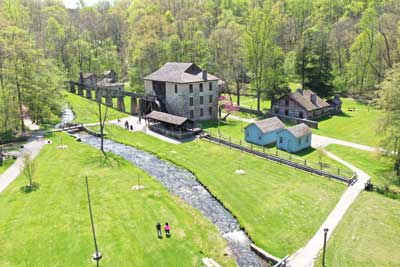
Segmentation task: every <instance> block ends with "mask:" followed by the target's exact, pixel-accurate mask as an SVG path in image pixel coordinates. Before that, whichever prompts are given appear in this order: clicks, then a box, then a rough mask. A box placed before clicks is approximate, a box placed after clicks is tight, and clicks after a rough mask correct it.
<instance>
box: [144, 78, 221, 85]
mask: <svg viewBox="0 0 400 267" xmlns="http://www.w3.org/2000/svg"><path fill="white" fill-rule="evenodd" d="M143 80H145V81H153V82H164V83H179V84H189V83H202V82H203V83H204V82H214V81H219V80H221V79H219V78H218V79H209V80H206V81H199V82H170V81H160V80H152V79H147V78H143Z"/></svg>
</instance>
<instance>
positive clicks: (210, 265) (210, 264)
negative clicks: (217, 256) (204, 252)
mask: <svg viewBox="0 0 400 267" xmlns="http://www.w3.org/2000/svg"><path fill="white" fill-rule="evenodd" d="M202 261H203V263H204V264H205V266H206V267H221V265H219V264H218V263H217V262H216V261H215V260H213V259H211V258H203V259H202Z"/></svg>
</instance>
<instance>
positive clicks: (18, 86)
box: [15, 77, 25, 133]
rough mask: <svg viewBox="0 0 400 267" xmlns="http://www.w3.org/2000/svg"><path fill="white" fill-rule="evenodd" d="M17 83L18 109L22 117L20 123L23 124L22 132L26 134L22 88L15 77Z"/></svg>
mask: <svg viewBox="0 0 400 267" xmlns="http://www.w3.org/2000/svg"><path fill="white" fill-rule="evenodd" d="M15 82H16V85H17V95H18V107H19V117H20V122H21V131H22V133H24V132H25V123H24V111H23V109H22V93H21V87H20V84H19V81H18V78H17V77H15Z"/></svg>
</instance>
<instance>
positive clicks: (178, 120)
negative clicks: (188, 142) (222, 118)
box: [146, 110, 202, 139]
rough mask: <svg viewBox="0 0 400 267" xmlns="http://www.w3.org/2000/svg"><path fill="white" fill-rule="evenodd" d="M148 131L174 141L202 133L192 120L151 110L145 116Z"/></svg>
mask: <svg viewBox="0 0 400 267" xmlns="http://www.w3.org/2000/svg"><path fill="white" fill-rule="evenodd" d="M146 119H147V120H148V127H149V129H150V130H152V131H155V132H158V133H160V134H163V135H165V136H169V137H173V138H176V139H185V138H190V137H192V136H194V135H196V134H197V133H200V132H201V131H202V129H201V128H195V124H194V122H193V121H192V120H190V119H188V118H185V117H180V116H175V115H171V114H168V113H164V112H159V111H155V110H153V111H152V112H151V113H150V114H148V115H147V116H146Z"/></svg>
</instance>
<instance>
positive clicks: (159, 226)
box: [156, 222, 162, 238]
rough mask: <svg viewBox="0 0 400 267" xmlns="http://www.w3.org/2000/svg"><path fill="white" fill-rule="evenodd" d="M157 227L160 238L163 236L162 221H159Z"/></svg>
mask: <svg viewBox="0 0 400 267" xmlns="http://www.w3.org/2000/svg"><path fill="white" fill-rule="evenodd" d="M156 229H157V236H158V238H162V232H161V224H160V222H158V223H157V224H156Z"/></svg>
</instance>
